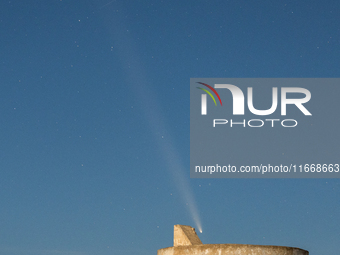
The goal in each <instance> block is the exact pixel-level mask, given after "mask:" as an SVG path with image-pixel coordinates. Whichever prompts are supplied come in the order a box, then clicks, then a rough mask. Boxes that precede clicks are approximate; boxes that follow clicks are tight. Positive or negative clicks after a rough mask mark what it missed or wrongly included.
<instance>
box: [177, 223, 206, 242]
mask: <svg viewBox="0 0 340 255" xmlns="http://www.w3.org/2000/svg"><path fill="white" fill-rule="evenodd" d="M197 244H202V242H201V240H200V239H199V238H198V236H197V234H196V231H195V229H194V228H192V227H190V226H185V225H175V226H174V247H177V246H183V245H197Z"/></svg>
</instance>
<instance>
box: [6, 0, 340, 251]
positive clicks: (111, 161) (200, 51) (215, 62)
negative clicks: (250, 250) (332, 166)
mask: <svg viewBox="0 0 340 255" xmlns="http://www.w3.org/2000/svg"><path fill="white" fill-rule="evenodd" d="M339 17H340V4H339V3H338V1H332V0H330V1H307V0H300V1H272V0H271V1H270V0H267V1H266V0H263V1H262V0H261V1H137V0H135V1H130V0H126V1H121V0H117V1H110V0H106V1H104V0H83V1H79V0H77V1H76V0H75V1H71V0H47V1H46V0H31V1H23V0H19V1H2V2H1V3H0V28H1V40H0V46H1V47H0V77H1V80H0V117H1V124H0V131H1V132H0V141H1V143H0V146H1V150H0V151H1V154H0V219H1V221H0V254H1V255H23V254H37V255H45V254H58V255H80V254H81V255H83V254H84V255H85V254H86V255H109V254H126V255H132V254H156V251H157V249H160V248H164V247H168V246H171V245H172V235H173V225H174V224H186V225H192V226H194V227H196V225H195V221H194V220H193V217H192V214H191V213H190V212H192V211H190V209H189V210H188V208H190V206H191V204H192V200H193V199H195V203H196V208H197V210H198V212H199V215H200V218H201V222H202V226H203V233H202V234H200V235H199V237H200V238H201V240H202V241H203V243H249V244H268V245H287V246H297V247H301V248H304V249H307V250H309V251H310V254H311V255H324V254H339V253H340V248H339V240H338V239H339V238H338V237H339V236H340V220H339V215H340V182H339V180H338V179H271V180H264V179H256V180H253V179H236V180H235V179H209V180H206V179H190V178H189V82H190V78H193V77H206V78H208V77H236V78H242V77H339V59H340V44H339V43H340V25H339V24H340V18H339ZM337 106H338V105H337ZM331 117H332V118H336V117H335V116H330V118H331ZM334 139H338V137H335V138H334ZM320 143H322V141H321V140H320ZM264 152H265V151H264ZM338 156H339V155H338ZM183 187H184V188H183ZM188 194H189V195H188ZM189 200H190V201H189Z"/></svg>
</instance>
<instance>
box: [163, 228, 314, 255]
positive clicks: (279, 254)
mask: <svg viewBox="0 0 340 255" xmlns="http://www.w3.org/2000/svg"><path fill="white" fill-rule="evenodd" d="M157 255H309V252H308V251H306V250H302V249H299V248H294V247H285V246H270V245H248V244H202V242H201V240H200V239H199V238H198V236H197V234H196V232H195V229H194V228H192V227H190V226H184V225H175V226H174V247H168V248H164V249H160V250H158V251H157Z"/></svg>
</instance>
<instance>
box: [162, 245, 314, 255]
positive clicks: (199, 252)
mask: <svg viewBox="0 0 340 255" xmlns="http://www.w3.org/2000/svg"><path fill="white" fill-rule="evenodd" d="M157 255H309V252H308V251H305V250H302V249H299V248H292V247H285V246H269V245H268V246H267V245H247V244H202V245H188V246H178V247H169V248H164V249H160V250H158V251H157Z"/></svg>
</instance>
